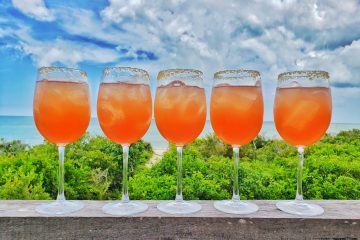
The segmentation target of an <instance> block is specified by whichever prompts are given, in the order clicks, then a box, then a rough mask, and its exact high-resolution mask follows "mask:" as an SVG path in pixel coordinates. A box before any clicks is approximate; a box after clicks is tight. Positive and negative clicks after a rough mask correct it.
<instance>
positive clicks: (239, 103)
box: [210, 85, 264, 145]
mask: <svg viewBox="0 0 360 240" xmlns="http://www.w3.org/2000/svg"><path fill="white" fill-rule="evenodd" d="M263 112H264V107H263V97H262V92H261V87H258V86H230V85H219V86H215V87H213V89H212V94H211V105H210V118H211V125H212V127H213V129H214V131H215V133H216V134H217V135H218V136H219V137H220V139H221V140H223V141H224V142H225V143H227V144H231V145H243V144H247V143H248V142H250V141H251V140H253V139H254V138H255V137H256V136H257V134H258V133H259V131H260V129H261V126H262V121H263Z"/></svg>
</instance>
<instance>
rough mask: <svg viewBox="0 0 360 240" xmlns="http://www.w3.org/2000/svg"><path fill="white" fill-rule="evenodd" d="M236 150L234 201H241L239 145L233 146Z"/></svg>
mask: <svg viewBox="0 0 360 240" xmlns="http://www.w3.org/2000/svg"><path fill="white" fill-rule="evenodd" d="M233 152H234V188H233V196H232V200H233V201H239V200H240V195H239V146H233Z"/></svg>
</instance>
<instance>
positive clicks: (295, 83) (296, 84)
mask: <svg viewBox="0 0 360 240" xmlns="http://www.w3.org/2000/svg"><path fill="white" fill-rule="evenodd" d="M286 86H287V87H289V88H295V87H302V86H301V84H300V83H299V82H297V81H291V82H290V83H288V84H287V85H286Z"/></svg>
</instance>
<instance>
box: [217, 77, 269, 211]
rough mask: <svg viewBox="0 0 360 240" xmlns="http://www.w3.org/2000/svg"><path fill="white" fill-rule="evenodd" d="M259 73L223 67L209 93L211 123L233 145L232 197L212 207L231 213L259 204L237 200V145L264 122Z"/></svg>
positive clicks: (250, 209)
mask: <svg viewBox="0 0 360 240" xmlns="http://www.w3.org/2000/svg"><path fill="white" fill-rule="evenodd" d="M263 113H264V106H263V97H262V91H261V80H260V73H259V72H258V71H254V70H224V71H220V72H216V73H215V74H214V86H213V88H212V92H211V102H210V119H211V126H212V128H213V129H214V132H215V133H216V135H217V136H219V138H220V139H221V140H222V141H224V142H225V143H227V144H230V145H232V148H233V152H234V170H235V171H234V176H233V180H234V181H233V184H234V185H233V196H232V198H231V199H229V200H223V201H215V202H214V207H215V208H216V209H218V210H220V211H222V212H226V213H232V214H249V213H253V212H256V211H257V210H258V209H259V207H258V206H257V205H256V204H253V203H250V202H244V201H241V200H240V191H239V174H238V169H239V148H240V147H241V145H244V144H247V143H249V142H250V141H251V140H253V139H254V138H255V137H256V136H257V135H258V133H259V131H260V129H261V126H262V122H263Z"/></svg>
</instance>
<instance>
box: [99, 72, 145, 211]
mask: <svg viewBox="0 0 360 240" xmlns="http://www.w3.org/2000/svg"><path fill="white" fill-rule="evenodd" d="M97 115H98V119H99V123H100V127H101V129H102V131H103V132H104V133H105V135H106V136H107V137H108V138H109V139H111V140H112V141H113V142H115V143H118V144H121V146H122V149H123V176H122V199H121V201H115V202H111V203H108V204H106V205H105V206H104V207H103V211H104V212H105V213H108V214H112V215H120V216H125V215H132V214H136V213H140V212H144V211H146V210H147V209H148V206H147V205H146V204H144V203H142V202H139V201H130V199H129V193H128V158H129V147H130V145H131V144H132V143H134V142H136V141H138V140H139V139H140V138H141V137H142V136H144V134H145V133H146V131H147V130H148V128H149V126H150V122H151V116H152V100H151V92H150V86H149V75H148V73H147V72H146V71H144V70H142V69H137V68H130V67H109V68H105V69H104V71H103V75H102V81H101V84H100V89H99V95H98V100H97Z"/></svg>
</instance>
